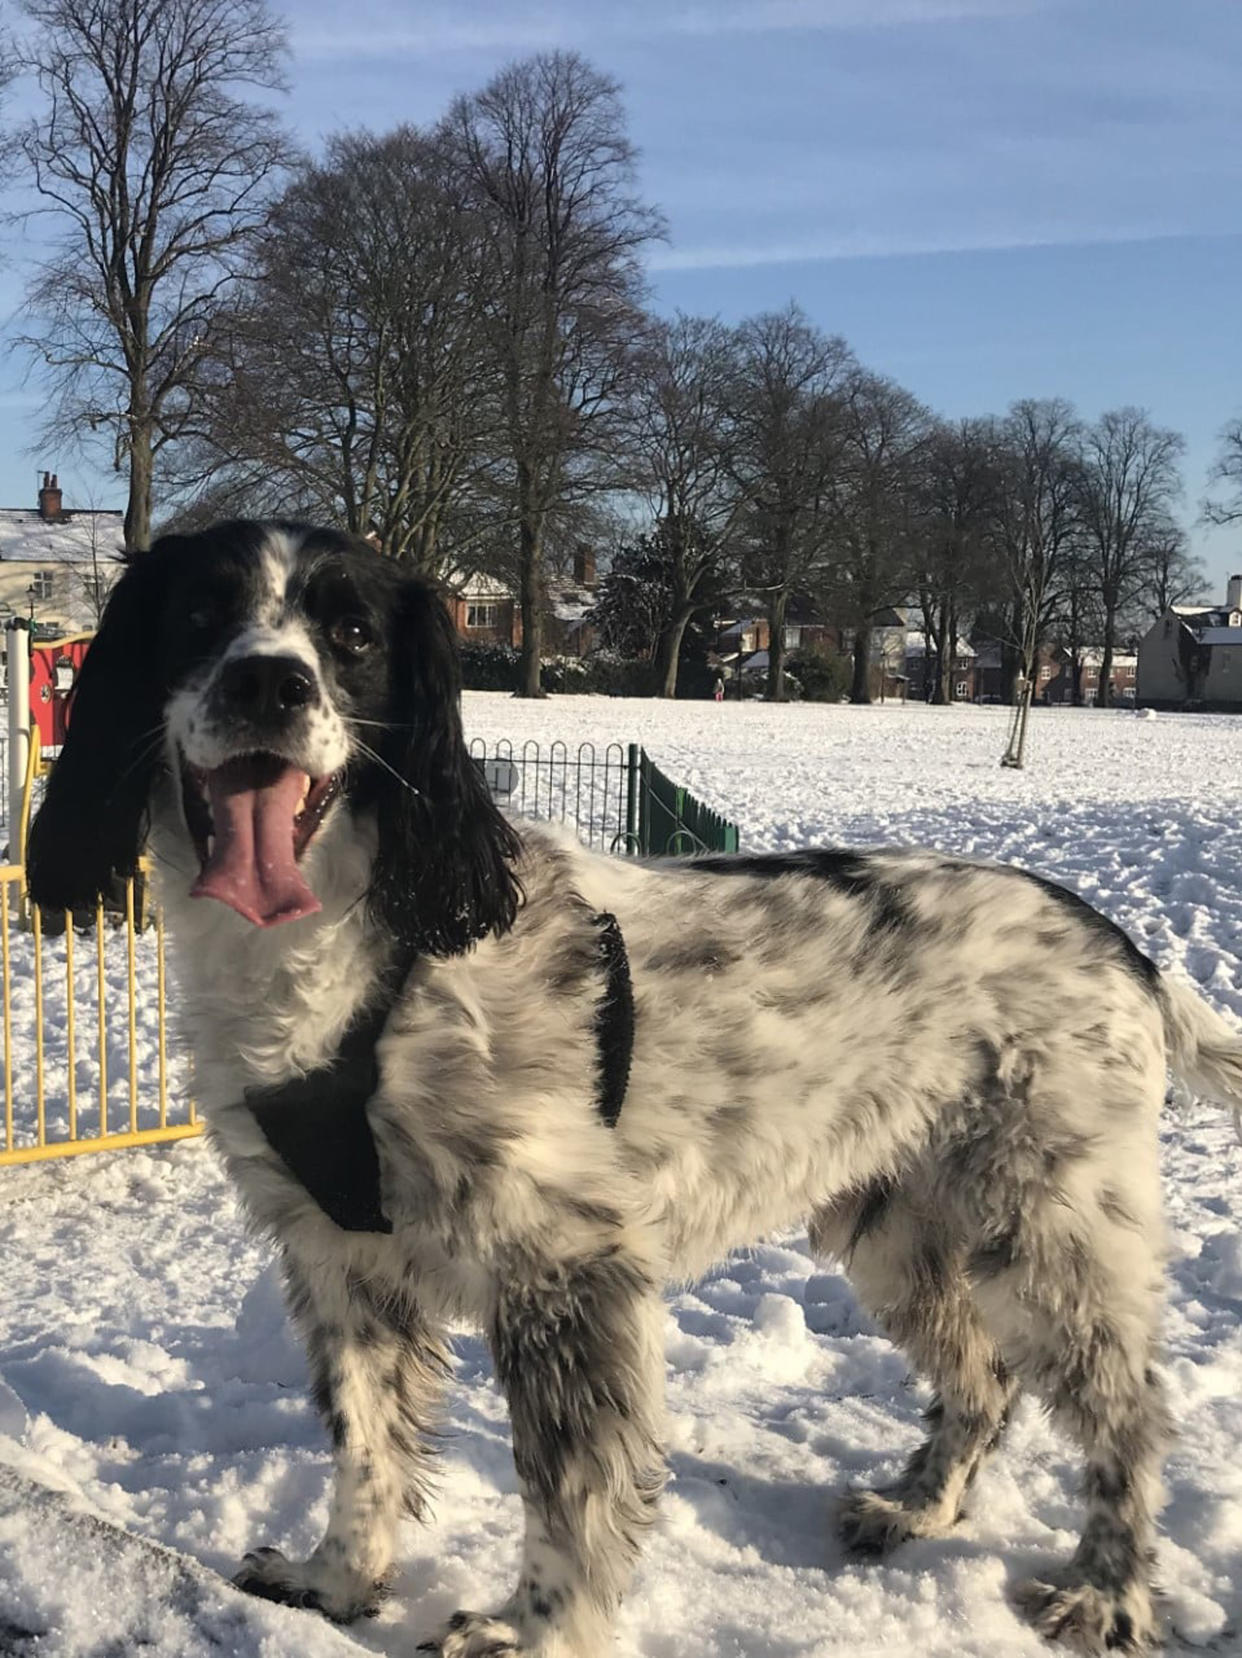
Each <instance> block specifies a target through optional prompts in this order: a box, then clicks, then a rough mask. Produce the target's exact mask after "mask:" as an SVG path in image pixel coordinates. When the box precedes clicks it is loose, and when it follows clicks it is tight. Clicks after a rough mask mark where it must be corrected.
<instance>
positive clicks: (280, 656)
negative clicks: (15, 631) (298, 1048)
mask: <svg viewBox="0 0 1242 1658" xmlns="http://www.w3.org/2000/svg"><path fill="white" fill-rule="evenodd" d="M459 693H460V676H459V670H458V662H457V651H456V646H455V642H454V634H453V628H452V624H451V622H450V620H449V616H448V613H447V611H446V610H445V608H444V606H443V604H442V603H441V602H440V599H439V597H438V596H437V593H436V591H435V589H434V587H432V586H431V584H430V583H428V582H426V581H425V580H423V579H421V578H420V577H417V576H414V575H410V574H407V573H405V572H404V571H403V570H402V569H401V568H400V567H399V566H398V565H396V564H394V563H393V562H392V561H391V560H389V559H385V558H384V557H382V556H381V555H380V554H379V553H377V552H375V551H374V550H373V549H372V548H371V547H369V546H368V545H367V544H366V543H365V542H362V541H359V540H356V539H354V538H352V537H349V536H346V535H342V534H340V533H338V532H337V531H335V530H324V529H313V528H310V527H309V526H307V525H304V524H291V523H253V522H246V521H236V522H232V523H226V524H220V525H217V526H216V527H215V528H213V529H210V530H206V531H204V532H202V533H201V534H198V535H190V536H169V537H166V538H165V539H164V540H162V541H159V542H157V543H156V544H155V546H153V547H152V548H151V550H150V551H149V552H143V553H138V554H135V555H133V556H132V557H131V559H130V560H129V563H128V567H127V568H126V570H125V573H124V574H123V575H122V577H121V579H120V580H119V581H118V583H117V584H116V586H115V588H114V589H113V591H112V594H111V597H110V598H109V600H108V605H107V609H106V611H105V612H104V617H103V621H102V623H101V625H100V628H99V632H98V633H97V635H96V637H95V639H94V642H93V643H92V645H91V647H90V650H89V651H88V652H87V656H86V660H85V662H84V664H83V667H82V671H81V675H80V677H79V681H78V685H77V687H76V690H75V692H74V696H73V702H72V706H71V711H70V722H69V735H68V739H67V741H66V743H65V747H64V751H63V753H62V754H61V756H60V758H59V759H58V760H57V762H56V764H55V766H54V768H53V770H52V775H51V777H50V779H49V781H48V789H47V795H46V798H45V800H44V803H43V806H42V809H41V810H40V812H39V815H38V817H37V818H36V820H35V823H34V825H33V828H32V831H31V836H30V847H29V857H28V878H29V884H30V892H31V896H32V897H33V898H34V899H35V901H36V902H37V903H40V904H43V905H45V906H48V907H55V908H58V909H78V908H82V907H86V906H89V905H92V904H94V902H95V900H96V897H97V895H98V894H99V893H100V892H101V891H102V890H103V889H104V887H105V886H106V884H107V883H108V881H109V880H110V878H111V877H112V876H113V874H115V873H122V874H123V873H127V872H128V871H130V870H132V869H133V867H134V865H135V862H136V859H137V857H138V854H139V851H140V849H141V846H142V842H143V838H144V835H145V833H146V829H147V825H148V822H149V820H150V817H151V814H152V813H153V812H154V813H156V814H157V816H158V818H159V828H160V830H161V836H162V838H164V837H167V836H168V835H169V834H170V833H171V835H172V836H173V837H174V838H179V841H180V844H181V845H182V847H183V848H184V850H185V854H186V855H185V857H184V858H182V859H179V860H177V861H178V862H179V863H181V864H183V865H184V866H185V867H186V868H187V869H189V870H190V872H191V873H190V877H189V878H190V880H192V889H191V890H192V892H193V895H194V896H196V897H202V898H214V899H218V900H219V901H221V902H222V903H225V904H227V905H229V906H230V907H231V908H232V909H234V910H236V911H237V912H238V913H239V914H240V915H242V916H244V917H245V918H246V919H247V920H248V921H250V922H252V923H254V925H256V926H258V927H270V926H273V925H275V924H276V923H277V922H281V921H293V920H297V919H298V918H299V917H302V916H305V915H308V914H311V913H313V912H314V911H316V910H317V909H318V908H319V900H318V899H317V898H316V896H315V893H314V892H313V890H312V888H311V884H310V881H309V880H308V870H310V872H311V875H312V878H313V870H311V866H312V865H313V864H314V863H315V862H316V859H315V858H313V857H312V858H308V853H309V852H310V849H311V848H312V846H314V845H315V844H316V842H317V839H318V838H319V837H324V838H325V842H326V840H327V839H333V840H335V839H336V837H337V834H339V833H340V832H342V829H343V830H344V832H349V831H350V829H351V828H356V829H357V830H358V832H359V833H362V832H363V829H364V825H368V824H370V825H373V829H372V831H371V832H372V834H373V836H374V840H373V842H372V844H373V845H374V846H375V848H376V850H375V852H374V855H373V859H372V863H371V879H370V885H369V893H368V899H369V903H370V907H371V910H372V913H373V914H374V915H375V917H376V919H377V920H378V921H379V923H380V924H381V925H383V926H384V927H385V929H386V930H387V931H388V932H390V933H391V934H393V935H395V936H396V937H398V938H399V939H401V940H402V941H403V942H405V943H407V944H410V945H413V946H415V947H417V948H419V949H422V950H425V951H427V952H429V953H434V954H439V955H444V954H451V953H453V952H456V951H460V950H464V949H467V948H468V947H469V946H470V944H471V943H472V942H473V941H474V940H475V939H477V938H480V937H482V936H483V935H484V934H486V933H488V932H503V931H505V930H506V929H507V928H508V927H510V926H511V925H512V923H513V918H514V914H515V912H516V908H517V902H518V896H519V888H518V884H517V880H516V877H515V875H514V872H513V867H512V866H513V861H514V858H515V857H516V855H517V850H518V846H517V840H516V837H515V835H514V833H513V831H512V829H511V828H510V827H509V825H508V824H507V823H506V822H505V820H504V819H503V818H502V817H501V816H500V814H499V812H497V810H496V808H495V806H494V805H493V803H492V801H491V798H490V796H489V795H488V792H487V789H486V786H485V784H484V782H483V780H482V777H481V776H480V774H479V771H478V768H477V767H475V766H474V765H473V764H472V763H471V761H470V758H469V755H468V753H467V751H466V747H465V743H464V741H463V737H462V729H461V717H460V711H459ZM342 814H347V817H346V820H345V824H344V825H343V826H342V825H341V818H342ZM329 824H332V825H334V830H333V834H332V835H331V836H328V833H327V826H328V825H329ZM194 870H197V875H196V876H195V875H194V874H193V871H194Z"/></svg>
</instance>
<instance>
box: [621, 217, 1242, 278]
mask: <svg viewBox="0 0 1242 1658" xmlns="http://www.w3.org/2000/svg"><path fill="white" fill-rule="evenodd" d="M1209 234H1212V232H1211V230H1210V229H1209V228H1207V227H1204V228H1203V229H1198V228H1186V229H1182V230H1169V229H1153V228H1152V227H1151V226H1144V227H1137V226H1134V227H1128V228H1118V229H1115V230H1105V231H1099V232H1096V231H1090V232H1086V233H1079V232H1076V231H1071V230H1056V229H1053V228H1049V230H1048V231H1047V232H1038V231H1036V232H1032V233H1030V234H1018V235H1009V234H1006V233H1005V232H1003V231H1000V232H997V233H995V234H993V233H990V232H987V231H984V232H981V233H979V234H977V235H975V234H963V235H960V236H944V237H911V238H906V239H903V238H901V237H889V236H884V235H880V234H871V233H869V232H858V233H856V234H853V235H848V236H840V237H831V238H823V239H818V238H810V239H808V240H806V241H801V242H785V243H766V244H763V245H758V244H753V243H749V244H748V243H743V244H741V245H739V246H711V245H704V246H701V247H688V248H678V247H671V248H660V249H658V250H656V251H655V252H654V253H652V254H651V255H650V256H649V258H648V259H647V262H646V263H647V269H648V270H649V271H651V272H652V273H653V274H656V275H659V274H662V273H665V272H670V273H674V274H676V273H678V272H682V271H711V270H756V269H759V268H760V267H763V266H767V265H797V264H808V265H809V264H827V263H831V262H833V261H840V260H847V259H911V258H918V257H919V256H921V255H926V254H939V253H944V254H952V253H1007V252H1017V251H1020V250H1023V249H1026V250H1030V249H1033V248H1058V247H1064V248H1071V247H1112V246H1116V245H1118V244H1121V243H1139V242H1167V241H1177V240H1178V239H1180V238H1181V237H1185V236H1199V235H1209Z"/></svg>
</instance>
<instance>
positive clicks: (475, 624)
mask: <svg viewBox="0 0 1242 1658" xmlns="http://www.w3.org/2000/svg"><path fill="white" fill-rule="evenodd" d="M499 621H500V606H499V605H498V604H468V605H467V606H466V626H467V627H468V628H494V627H495V626H496V625H497V623H498V622H499Z"/></svg>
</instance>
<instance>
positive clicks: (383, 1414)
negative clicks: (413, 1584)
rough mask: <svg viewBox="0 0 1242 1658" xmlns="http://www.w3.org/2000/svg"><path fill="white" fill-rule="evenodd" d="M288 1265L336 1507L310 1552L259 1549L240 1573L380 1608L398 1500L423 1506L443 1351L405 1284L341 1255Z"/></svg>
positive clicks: (267, 1593) (369, 1611)
mask: <svg viewBox="0 0 1242 1658" xmlns="http://www.w3.org/2000/svg"><path fill="white" fill-rule="evenodd" d="M285 1276H286V1281H287V1285H288V1292H289V1307H290V1311H291V1312H292V1314H293V1317H294V1321H295V1322H296V1324H297V1325H298V1327H299V1329H300V1331H301V1334H302V1337H303V1339H304V1341H305V1343H306V1351H307V1357H308V1359H309V1362H310V1370H311V1383H312V1387H313V1390H314V1395H315V1402H316V1404H317V1405H318V1406H319V1408H320V1410H321V1411H322V1413H323V1416H324V1418H325V1420H326V1422H327V1424H328V1427H329V1430H330V1432H331V1434H332V1444H333V1451H334V1463H335V1470H334V1472H335V1480H334V1485H333V1492H332V1507H331V1513H330V1516H329V1519H328V1527H327V1530H326V1532H325V1533H324V1537H323V1541H322V1542H321V1543H320V1544H319V1545H318V1547H317V1548H316V1549H315V1550H314V1551H313V1553H312V1554H311V1555H310V1557H309V1558H308V1559H307V1560H304V1561H294V1560H289V1559H287V1558H286V1557H285V1556H284V1555H283V1554H281V1553H280V1552H279V1550H277V1549H272V1548H262V1549H257V1550H255V1552H254V1553H252V1554H248V1555H247V1556H246V1558H245V1560H244V1561H243V1562H242V1566H241V1570H240V1571H239V1572H238V1573H237V1575H236V1577H235V1578H234V1579H233V1581H234V1583H236V1584H237V1585H238V1587H239V1588H242V1589H245V1590H247V1591H248V1592H249V1593H250V1594H254V1595H261V1596H263V1597H264V1598H265V1599H268V1600H278V1601H284V1602H286V1603H288V1604H290V1605H294V1606H310V1607H314V1608H315V1609H316V1610H318V1611H320V1612H323V1613H324V1614H325V1615H326V1616H327V1617H329V1618H332V1619H333V1620H334V1621H336V1622H339V1623H347V1622H350V1621H351V1620H352V1619H354V1618H357V1617H361V1616H364V1615H366V1616H369V1615H373V1614H374V1613H375V1612H376V1611H377V1610H378V1608H379V1604H380V1601H381V1600H382V1598H383V1595H384V1592H385V1589H386V1587H387V1580H388V1575H389V1571H390V1568H391V1565H392V1558H393V1546H394V1541H395V1537H396V1531H397V1525H398V1522H399V1520H400V1517H401V1514H402V1511H403V1509H409V1510H411V1511H412V1512H413V1513H415V1514H418V1513H421V1511H422V1508H423V1503H424V1497H425V1493H426V1484H427V1461H428V1453H427V1449H426V1433H427V1429H428V1426H429V1425H430V1422H431V1419H432V1418H433V1417H434V1415H435V1413H436V1409H437V1405H438V1400H439V1393H440V1382H441V1376H442V1374H443V1372H444V1370H445V1368H446V1364H447V1359H446V1355H445V1352H444V1349H443V1348H442V1347H441V1345H440V1343H439V1341H438V1340H437V1339H436V1337H435V1336H434V1335H433V1334H432V1332H431V1331H430V1330H429V1328H428V1326H427V1324H426V1322H425V1320H424V1318H423V1315H422V1313H421V1311H420V1309H419V1308H418V1306H417V1305H416V1304H415V1303H414V1302H413V1301H412V1300H411V1299H410V1298H409V1297H408V1296H407V1294H406V1293H405V1292H404V1290H403V1289H402V1288H401V1287H398V1286H394V1287H392V1288H386V1287H385V1286H383V1285H381V1284H379V1283H378V1282H376V1281H375V1280H374V1279H372V1278H370V1277H363V1276H361V1275H359V1274H356V1273H354V1272H352V1271H350V1270H349V1269H348V1268H347V1267H346V1266H345V1265H344V1264H343V1263H342V1264H341V1265H340V1266H337V1265H336V1264H335V1263H333V1264H331V1265H327V1264H325V1263H323V1262H322V1261H317V1262H316V1263H315V1267H314V1271H313V1273H312V1272H311V1271H310V1270H308V1269H307V1268H306V1267H305V1266H304V1265H302V1264H301V1263H299V1262H297V1261H296V1260H294V1259H292V1258H288V1257H287V1258H286V1262H285Z"/></svg>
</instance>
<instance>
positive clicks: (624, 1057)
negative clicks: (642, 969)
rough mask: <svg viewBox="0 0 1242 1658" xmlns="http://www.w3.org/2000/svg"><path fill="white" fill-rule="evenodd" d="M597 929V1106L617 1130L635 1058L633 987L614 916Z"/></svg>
mask: <svg viewBox="0 0 1242 1658" xmlns="http://www.w3.org/2000/svg"><path fill="white" fill-rule="evenodd" d="M594 920H595V925H596V926H597V927H598V928H599V953H600V956H601V958H602V960H603V963H604V994H603V996H602V997H601V999H600V1004H599V1007H598V1008H597V1009H596V1012H595V1042H596V1046H597V1048H598V1050H599V1094H598V1096H597V1098H596V1104H597V1106H598V1107H599V1114H600V1116H601V1117H602V1118H603V1119H604V1121H605V1122H606V1123H607V1124H608V1126H609V1128H616V1126H617V1119H618V1118H619V1117H620V1115H621V1107H622V1106H623V1105H624V1104H625V1091H626V1089H627V1088H628V1087H629V1081H630V1063H631V1061H632V1059H633V1055H634V985H633V982H632V980H631V978H630V958H629V955H628V954H627V952H626V948H625V939H624V937H623V935H622V932H621V928H620V926H619V925H618V923H617V918H616V916H615V915H607V914H601V915H597V916H595V918H594Z"/></svg>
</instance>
